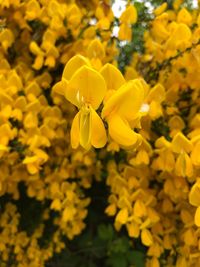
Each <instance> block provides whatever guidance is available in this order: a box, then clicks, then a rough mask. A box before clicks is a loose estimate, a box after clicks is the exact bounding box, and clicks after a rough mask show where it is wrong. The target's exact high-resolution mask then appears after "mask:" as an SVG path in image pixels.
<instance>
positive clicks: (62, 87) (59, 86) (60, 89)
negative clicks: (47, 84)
mask: <svg viewBox="0 0 200 267" xmlns="http://www.w3.org/2000/svg"><path fill="white" fill-rule="evenodd" d="M67 84H68V82H67V80H65V79H62V81H60V82H58V83H56V84H55V85H54V86H53V88H52V90H53V92H55V93H57V94H59V95H65V92H66V90H67ZM77 105H78V104H77Z"/></svg>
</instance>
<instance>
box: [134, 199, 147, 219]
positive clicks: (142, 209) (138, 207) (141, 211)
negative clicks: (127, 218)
mask: <svg viewBox="0 0 200 267" xmlns="http://www.w3.org/2000/svg"><path fill="white" fill-rule="evenodd" d="M133 213H134V215H135V216H137V217H143V216H146V214H147V210H146V206H145V204H144V203H143V201H141V200H139V199H138V200H136V202H135V204H134V207H133Z"/></svg>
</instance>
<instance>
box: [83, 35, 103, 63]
mask: <svg viewBox="0 0 200 267" xmlns="http://www.w3.org/2000/svg"><path fill="white" fill-rule="evenodd" d="M87 55H88V57H89V58H94V57H97V58H100V59H102V58H103V57H104V56H105V49H104V46H103V44H102V43H101V42H100V41H99V40H98V39H94V40H93V41H92V42H91V43H90V44H89V46H88V49H87Z"/></svg>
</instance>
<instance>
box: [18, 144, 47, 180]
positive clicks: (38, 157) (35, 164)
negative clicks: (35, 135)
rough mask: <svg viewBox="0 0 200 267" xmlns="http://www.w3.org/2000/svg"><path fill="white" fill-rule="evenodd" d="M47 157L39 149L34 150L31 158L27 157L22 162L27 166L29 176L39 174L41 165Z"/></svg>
mask: <svg viewBox="0 0 200 267" xmlns="http://www.w3.org/2000/svg"><path fill="white" fill-rule="evenodd" d="M48 158H49V157H48V155H47V154H46V153H45V152H44V151H42V150H41V149H35V150H34V155H33V156H27V157H26V158H25V159H24V160H23V164H25V165H26V166H27V170H28V172H29V173H30V174H32V175H33V174H36V173H37V172H39V170H40V168H41V165H42V164H44V163H45V162H46V161H47V160H48Z"/></svg>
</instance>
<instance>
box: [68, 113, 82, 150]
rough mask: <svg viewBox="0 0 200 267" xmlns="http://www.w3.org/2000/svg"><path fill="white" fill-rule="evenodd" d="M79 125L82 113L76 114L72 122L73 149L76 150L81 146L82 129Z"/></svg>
mask: <svg viewBox="0 0 200 267" xmlns="http://www.w3.org/2000/svg"><path fill="white" fill-rule="evenodd" d="M79 123H80V111H79V112H78V113H77V114H76V116H75V117H74V119H73V122H72V127H71V133H70V135H71V145H72V148H74V149H76V148H77V147H78V145H79V140H80V128H79Z"/></svg>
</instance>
